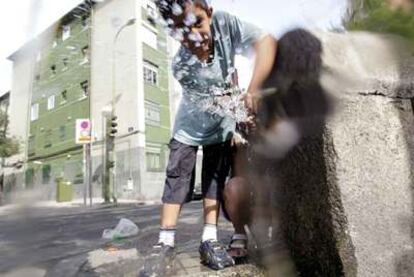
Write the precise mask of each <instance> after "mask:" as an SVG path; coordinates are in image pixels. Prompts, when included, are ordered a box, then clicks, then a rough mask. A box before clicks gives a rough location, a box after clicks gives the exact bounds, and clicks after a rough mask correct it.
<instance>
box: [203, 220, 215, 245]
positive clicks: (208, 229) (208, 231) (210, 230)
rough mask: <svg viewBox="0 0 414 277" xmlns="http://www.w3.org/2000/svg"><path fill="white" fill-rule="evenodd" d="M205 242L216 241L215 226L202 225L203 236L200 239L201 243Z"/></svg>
mask: <svg viewBox="0 0 414 277" xmlns="http://www.w3.org/2000/svg"><path fill="white" fill-rule="evenodd" d="M206 240H217V225H215V224H204V228H203V236H202V237H201V241H202V242H204V241H206Z"/></svg>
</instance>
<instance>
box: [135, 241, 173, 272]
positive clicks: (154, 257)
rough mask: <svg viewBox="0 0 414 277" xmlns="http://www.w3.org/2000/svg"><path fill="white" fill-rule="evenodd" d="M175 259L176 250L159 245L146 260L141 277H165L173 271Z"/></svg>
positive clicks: (154, 247)
mask: <svg viewBox="0 0 414 277" xmlns="http://www.w3.org/2000/svg"><path fill="white" fill-rule="evenodd" d="M174 258H175V248H174V247H171V246H168V245H165V244H163V243H157V244H156V245H154V246H153V248H152V251H151V253H150V254H149V255H148V256H147V257H146V258H145V261H144V268H143V269H142V270H141V271H140V272H139V274H138V276H139V277H149V276H151V277H163V276H166V275H167V272H168V271H169V270H171V269H172V265H173V261H174Z"/></svg>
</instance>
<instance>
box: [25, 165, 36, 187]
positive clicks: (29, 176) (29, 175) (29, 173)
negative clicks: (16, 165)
mask: <svg viewBox="0 0 414 277" xmlns="http://www.w3.org/2000/svg"><path fill="white" fill-rule="evenodd" d="M25 179H26V188H31V187H33V183H34V169H33V168H29V169H28V170H26V178H25Z"/></svg>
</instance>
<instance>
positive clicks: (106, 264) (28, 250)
mask: <svg viewBox="0 0 414 277" xmlns="http://www.w3.org/2000/svg"><path fill="white" fill-rule="evenodd" d="M201 208H202V205H201V202H200V201H197V202H193V203H190V204H188V205H186V206H185V207H184V209H183V211H182V216H181V218H180V221H179V225H178V234H177V252H178V256H180V255H181V257H182V259H181V262H180V263H181V269H179V270H178V273H177V275H178V276H183V275H189V274H190V273H194V274H196V273H198V275H199V274H200V272H208V271H209V270H208V269H207V268H205V267H204V266H201V265H200V264H199V261H198V253H197V249H198V246H199V241H200V236H201V231H202V227H203V224H202V216H201V210H202V209H201ZM0 211H1V213H0V226H1V229H0V275H1V274H5V273H8V275H7V274H6V276H25V275H26V273H20V274H21V275H10V272H12V271H15V270H17V269H21V268H26V269H27V268H29V269H30V272H31V275H32V273H33V271H32V270H33V269H38V270H40V272H42V274H40V275H39V276H111V275H112V276H136V274H137V272H138V270H139V268H140V267H141V266H142V261H143V259H142V257H144V256H145V254H146V253H148V250H149V249H150V248H151V246H152V245H153V244H154V243H156V241H157V238H158V228H159V206H158V205H138V204H120V205H119V206H118V207H114V206H104V205H99V204H98V205H95V206H94V207H92V208H84V207H81V206H78V207H53V206H52V207H32V206H28V207H20V208H15V209H10V210H5V209H3V210H0ZM123 217H125V218H128V219H130V220H132V221H133V222H134V223H136V224H137V225H138V227H139V233H138V236H135V237H132V238H129V239H124V240H120V241H115V242H108V240H104V239H102V238H101V236H102V232H103V230H104V229H107V228H114V227H115V225H116V224H117V223H118V221H119V219H121V218H123ZM219 229H220V231H219V237H220V238H221V239H223V240H225V241H228V240H229V238H230V235H231V230H232V227H231V225H230V224H229V223H228V222H225V221H223V220H222V221H221V222H220V227H219ZM105 249H112V251H111V252H105ZM113 249H116V250H115V251H114V250H113ZM134 249H136V250H137V251H135V250H134ZM131 250H133V251H135V252H137V253H138V254H133V255H132V256H131V253H135V252H131ZM99 251H101V252H99ZM115 252H119V254H120V256H119V257H120V260H116V259H115V260H114V259H113V257H115V256H116V255H117V254H116V253H115ZM99 253H101V254H99ZM102 253H111V254H110V256H108V258H105V255H107V254H102ZM99 255H101V256H99ZM125 255H126V256H125ZM137 255H138V256H139V257H141V258H139V257H138V256H137ZM94 257H95V258H94ZM96 257H98V260H99V261H98V262H96V261H92V260H96ZM125 257H126V258H125ZM131 257H132V259H131ZM128 259H129V264H128V263H127V264H128V265H126V264H125V263H123V261H124V260H128ZM114 261H115V262H114ZM180 270H181V273H180ZM183 270H184V273H183ZM44 273H46V274H44ZM1 276H2V275H1ZM220 276H222V275H220ZM246 276H248V275H246Z"/></svg>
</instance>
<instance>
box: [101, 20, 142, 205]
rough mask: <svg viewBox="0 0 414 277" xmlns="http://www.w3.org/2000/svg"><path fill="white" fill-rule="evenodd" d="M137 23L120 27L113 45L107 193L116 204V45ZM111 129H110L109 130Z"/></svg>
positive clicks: (107, 151) (107, 198)
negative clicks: (128, 28) (123, 34)
mask: <svg viewBox="0 0 414 277" xmlns="http://www.w3.org/2000/svg"><path fill="white" fill-rule="evenodd" d="M135 22H136V19H135V18H131V19H129V20H128V21H127V22H126V23H125V24H123V25H122V26H121V27H119V29H118V31H117V32H116V34H115V37H114V40H113V43H112V97H111V117H110V119H109V122H108V123H109V124H108V125H109V126H107V128H106V137H107V138H106V143H105V147H106V151H105V154H106V159H107V161H106V163H105V164H106V166H105V175H104V176H105V177H106V178H104V179H105V192H107V193H109V191H110V190H109V188H112V199H113V201H114V202H115V203H116V202H117V198H116V182H115V134H116V129H115V127H116V125H115V126H113V124H116V123H115V121H116V118H117V116H116V103H115V101H116V100H115V99H116V44H117V41H118V38H119V36H120V34H121V32H122V31H123V30H124V29H125V28H126V27H128V26H131V25H134V24H135ZM108 127H109V128H108ZM104 198H105V202H109V198H110V197H109V194H106V195H105V197H104Z"/></svg>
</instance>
